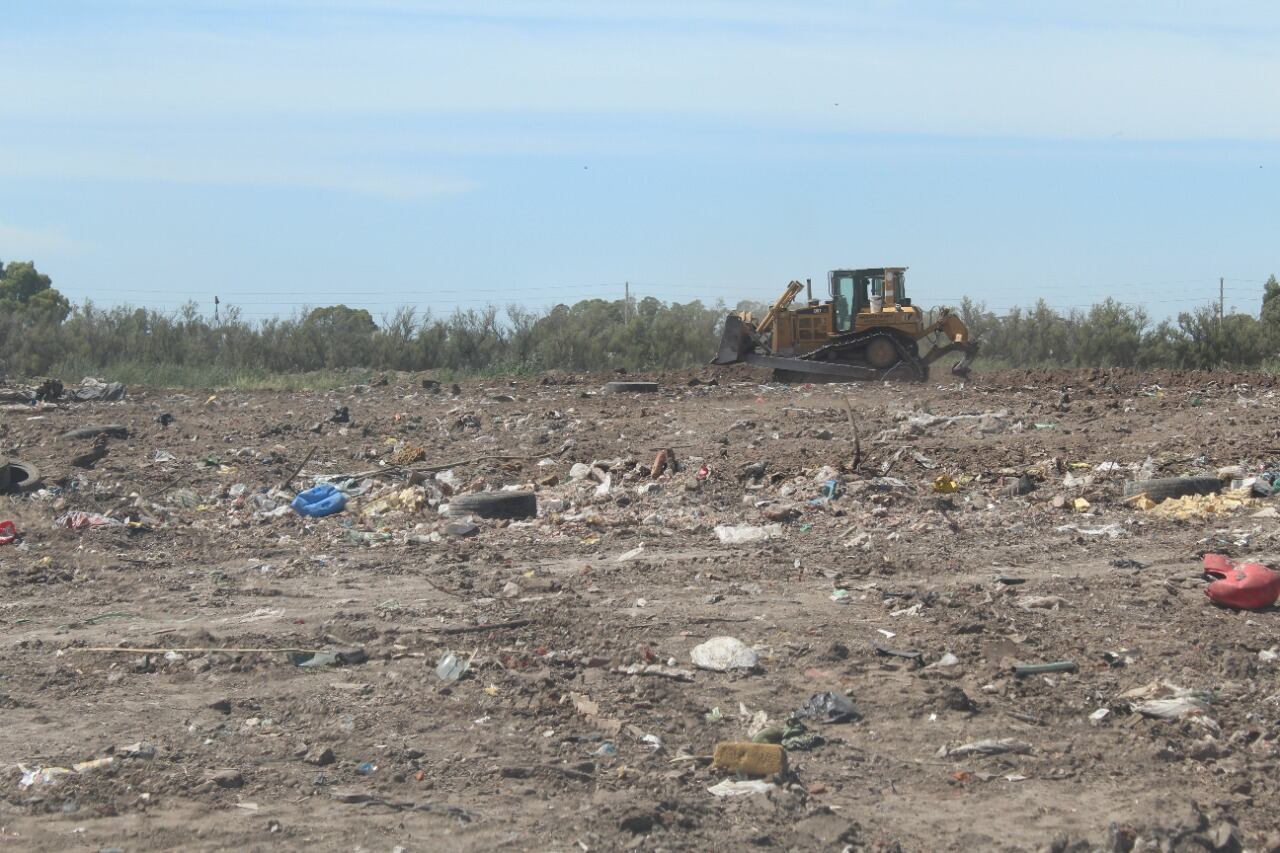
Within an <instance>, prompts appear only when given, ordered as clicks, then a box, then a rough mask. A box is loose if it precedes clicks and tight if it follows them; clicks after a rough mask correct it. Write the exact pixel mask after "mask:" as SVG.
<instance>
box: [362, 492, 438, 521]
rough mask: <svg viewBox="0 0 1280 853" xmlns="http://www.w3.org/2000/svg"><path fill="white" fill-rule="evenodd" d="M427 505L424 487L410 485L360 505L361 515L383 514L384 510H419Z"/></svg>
mask: <svg viewBox="0 0 1280 853" xmlns="http://www.w3.org/2000/svg"><path fill="white" fill-rule="evenodd" d="M426 505H427V493H426V492H425V491H423V490H422V489H419V488H416V487H414V486H410V487H409V488H407V489H401V490H400V491H398V492H392V493H391V494H389V495H386V496H384V497H381V498H378V499H377V500H375V501H370V502H369V503H367V504H364V505H362V506H361V507H360V515H362V516H364V515H382V514H383V513H384V512H391V511H393V510H399V511H401V512H410V513H412V512H418V511H419V510H421V509H422V508H423V507H424V506H426Z"/></svg>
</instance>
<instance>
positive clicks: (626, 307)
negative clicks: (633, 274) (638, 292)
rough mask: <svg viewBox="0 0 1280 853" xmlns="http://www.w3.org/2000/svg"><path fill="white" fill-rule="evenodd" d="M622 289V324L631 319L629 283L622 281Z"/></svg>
mask: <svg viewBox="0 0 1280 853" xmlns="http://www.w3.org/2000/svg"><path fill="white" fill-rule="evenodd" d="M622 287H623V288H624V290H623V293H624V296H623V300H622V320H623V322H626V321H627V320H629V319H630V318H631V282H629V281H624V282H623V283H622Z"/></svg>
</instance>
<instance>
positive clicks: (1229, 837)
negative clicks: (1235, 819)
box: [1209, 820, 1244, 853]
mask: <svg viewBox="0 0 1280 853" xmlns="http://www.w3.org/2000/svg"><path fill="white" fill-rule="evenodd" d="M1209 843H1210V844H1212V845H1213V850H1214V853H1241V851H1242V850H1244V840H1243V839H1242V838H1241V836H1240V827H1238V826H1236V825H1235V824H1234V823H1231V822H1230V821H1225V820H1224V821H1222V822H1221V823H1219V824H1218V825H1217V826H1215V827H1214V828H1213V829H1211V830H1209Z"/></svg>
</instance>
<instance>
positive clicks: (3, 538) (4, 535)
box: [0, 521, 18, 545]
mask: <svg viewBox="0 0 1280 853" xmlns="http://www.w3.org/2000/svg"><path fill="white" fill-rule="evenodd" d="M17 538H18V528H17V525H15V524H14V523H13V522H12V521H0V545H8V544H10V543H12V542H13V541H14V540H16V539H17Z"/></svg>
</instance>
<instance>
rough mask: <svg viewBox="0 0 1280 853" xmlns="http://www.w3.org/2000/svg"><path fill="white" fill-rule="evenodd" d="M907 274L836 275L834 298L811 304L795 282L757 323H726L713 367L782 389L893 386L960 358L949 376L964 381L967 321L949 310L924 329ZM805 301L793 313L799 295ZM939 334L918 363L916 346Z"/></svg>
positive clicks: (970, 346) (895, 270) (735, 317)
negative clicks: (741, 369) (749, 371)
mask: <svg viewBox="0 0 1280 853" xmlns="http://www.w3.org/2000/svg"><path fill="white" fill-rule="evenodd" d="M906 272H907V268H906V267H878V268H875V269H860V270H833V271H831V272H830V273H828V274H827V280H828V283H829V285H830V288H831V299H830V301H828V302H819V301H818V300H816V299H814V298H813V287H812V284H811V283H806V284H801V283H800V282H798V281H793V282H791V283H790V284H789V285H787V289H786V290H785V291H784V292H783V294H782V296H781V297H779V298H778V301H777V302H775V303H774V304H773V307H772V308H770V309H769V311H768V313H766V314H765V315H764V317H763V318H761V319H760V321H759V322H758V323H757V322H755V319H754V318H753V317H752V316H751V315H750V314H746V313H733V314H730V315H729V316H728V317H726V318H725V322H724V333H723V334H722V336H721V338H720V351H719V352H718V353H717V354H716V357H715V358H714V359H712V361H711V363H712V364H740V363H746V364H751V365H755V366H757V367H767V368H772V369H773V371H774V379H775V380H776V381H779V382H822V381H826V382H849V381H858V380H864V381H865V380H880V379H888V380H896V381H906V382H912V381H914V382H923V381H925V380H926V379H928V378H929V366H930V365H931V364H933V363H934V362H935V361H937V360H938V359H940V358H943V357H944V356H946V355H947V354H949V353H957V352H958V353H960V354H961V355H962V358H961V359H960V360H959V361H958V362H956V363H955V365H953V366H952V368H951V372H952V373H953V374H955V375H956V376H959V377H961V378H963V377H966V376H968V375H969V366H970V364H971V363H972V362H973V359H974V357H975V356H977V354H978V345H977V343H975V342H974V341H972V340H970V338H969V329H968V328H967V327H966V326H965V324H964V321H963V320H961V319H960V318H959V317H957V316H956V315H955V314H953V313H951V311H950V310H948V309H946V308H940V309H938V311H937V312H936V319H935V320H934V321H933V322H932V323H929V324H927V325H926V324H925V315H924V312H922V311H921V310H920V309H919V308H917V307H916V306H914V305H912V304H911V300H910V299H908V298H907V294H906ZM806 287H807V288H808V290H809V294H808V302H807V303H806V304H805V305H803V306H801V307H792V302H793V301H794V300H795V298H796V297H797V296H799V295H800V291H802V290H805V289H806ZM935 335H940V336H942V337H943V338H945V341H943V340H937V339H934V340H933V347H932V348H931V349H930V350H929V351H928V352H926V353H925V354H924V355H923V356H922V355H921V354H920V342H921V341H923V340H925V339H926V338H932V337H933V336H935Z"/></svg>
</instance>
